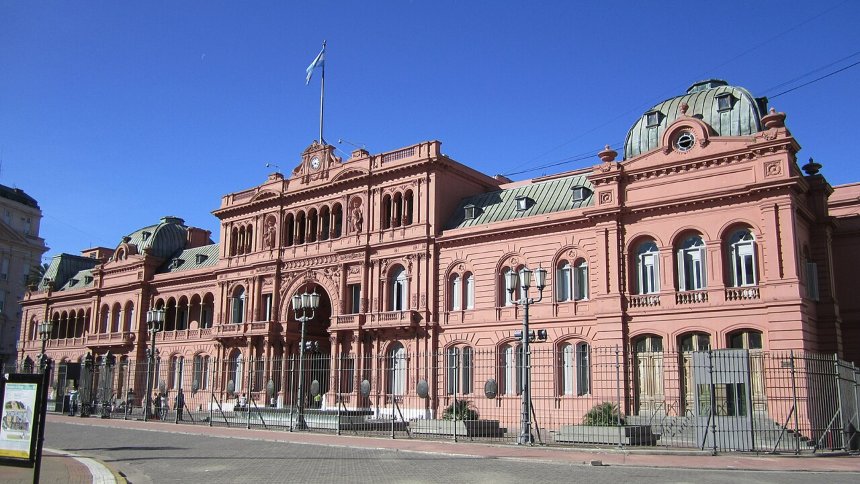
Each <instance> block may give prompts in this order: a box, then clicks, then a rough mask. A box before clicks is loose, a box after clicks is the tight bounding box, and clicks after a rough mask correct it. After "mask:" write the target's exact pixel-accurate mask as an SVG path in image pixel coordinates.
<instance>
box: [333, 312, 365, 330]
mask: <svg viewBox="0 0 860 484" xmlns="http://www.w3.org/2000/svg"><path fill="white" fill-rule="evenodd" d="M364 319H365V318H364V315H363V314H341V315H339V316H337V317H336V318H335V324H336V325H337V326H339V327H341V328H358V327H359V326H361V325H362V324H363V323H364Z"/></svg>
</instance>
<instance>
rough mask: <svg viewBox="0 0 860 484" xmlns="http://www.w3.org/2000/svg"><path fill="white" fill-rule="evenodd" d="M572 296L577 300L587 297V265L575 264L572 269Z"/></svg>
mask: <svg viewBox="0 0 860 484" xmlns="http://www.w3.org/2000/svg"><path fill="white" fill-rule="evenodd" d="M573 279H574V280H573V289H574V294H573V298H574V299H575V300H577V301H582V300H583V299H588V266H587V265H585V264H584V263H583V264H577V265H576V267H574V269H573Z"/></svg>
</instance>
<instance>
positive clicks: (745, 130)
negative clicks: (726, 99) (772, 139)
mask: <svg viewBox="0 0 860 484" xmlns="http://www.w3.org/2000/svg"><path fill="white" fill-rule="evenodd" d="M724 95H730V96H731V100H732V104H731V108H729V109H723V110H720V109H719V108H718V105H717V98H718V97H722V96H724ZM682 103H686V104H687V106H688V109H687V115H688V116H693V117H697V118H699V119H701V120H702V121H704V122H705V123H707V124H708V125H709V126H710V127H711V128H713V129H714V131H715V132H716V134H717V136H748V135H751V134H753V133H756V132H758V131H761V117H762V116H763V115H764V114H766V111H767V109H766V107H767V98H759V99H756V98H754V97H753V96H752V94H750V93H749V91H747V90H746V89H744V88H742V87H737V86H730V85H728V83H727V82H726V81H722V80H719V79H710V80H707V81H701V82H697V83H695V84H693V85H692V86H690V88H689V89H687V93H686V94H684V95H683V96H677V97H673V98H671V99H667V100H665V101H663V102H661V103H659V104H657V105H656V106H654V107H653V108H651V109H649V110H648V111H646V112H645V114H643V115H642V117H640V118H639V119H638V120H637V121H636V123H634V124H633V127H631V128H630V131H628V132H627V139H626V140H625V142H624V159H625V160H626V159H630V158H633V157H635V156H639V155H641V154H642V153H647V152H649V151H651V150H654V149H657V148H659V147H660V141H661V138H662V137H663V133H664V132H665V131H666V128H667V127H668V126H669V125H671V124H672V123H674V122H675V120H676V119H678V117H680V116H681V110H680V106H681V104H682ZM652 112H656V113H658V119H659V122H658V123H657V124H656V125H653V126H649V125H648V119H647V115H648V114H649V113H652Z"/></svg>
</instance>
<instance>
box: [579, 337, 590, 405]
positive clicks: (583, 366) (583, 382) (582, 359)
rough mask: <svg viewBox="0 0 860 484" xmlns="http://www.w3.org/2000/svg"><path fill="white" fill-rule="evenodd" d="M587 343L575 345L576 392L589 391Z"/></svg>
mask: <svg viewBox="0 0 860 484" xmlns="http://www.w3.org/2000/svg"><path fill="white" fill-rule="evenodd" d="M589 360H590V355H589V351H588V345H586V344H579V345H576V394H577V395H587V394H588V393H591V363H590V361H589Z"/></svg>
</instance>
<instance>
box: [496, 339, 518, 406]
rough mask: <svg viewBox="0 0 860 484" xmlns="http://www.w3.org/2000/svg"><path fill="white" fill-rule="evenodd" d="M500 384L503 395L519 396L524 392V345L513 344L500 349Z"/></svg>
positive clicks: (500, 391)
mask: <svg viewBox="0 0 860 484" xmlns="http://www.w3.org/2000/svg"><path fill="white" fill-rule="evenodd" d="M499 354H500V360H501V361H499V370H500V371H501V375H499V383H500V386H501V388H500V389H499V393H501V394H502V395H519V394H520V392H521V390H522V375H523V351H522V345H520V344H518V343H511V344H507V345H504V346H502V347H501V348H500V349H499Z"/></svg>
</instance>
